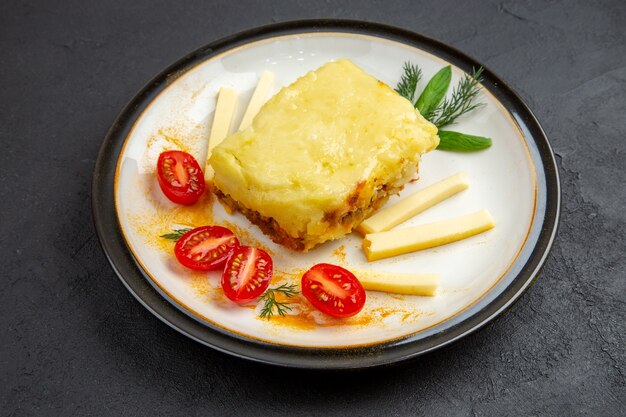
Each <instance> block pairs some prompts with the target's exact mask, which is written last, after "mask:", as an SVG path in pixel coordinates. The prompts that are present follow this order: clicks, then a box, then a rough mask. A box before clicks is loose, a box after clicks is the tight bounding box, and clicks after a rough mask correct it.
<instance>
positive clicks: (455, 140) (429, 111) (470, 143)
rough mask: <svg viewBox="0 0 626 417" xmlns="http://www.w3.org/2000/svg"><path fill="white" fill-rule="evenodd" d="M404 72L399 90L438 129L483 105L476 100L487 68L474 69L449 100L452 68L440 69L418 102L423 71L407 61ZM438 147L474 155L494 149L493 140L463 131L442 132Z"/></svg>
mask: <svg viewBox="0 0 626 417" xmlns="http://www.w3.org/2000/svg"><path fill="white" fill-rule="evenodd" d="M402 68H403V70H404V73H403V74H402V76H401V77H400V82H398V85H397V86H396V91H397V92H398V94H400V95H401V96H402V97H404V98H406V99H408V100H409V101H410V102H411V103H412V104H413V106H415V108H416V109H417V110H418V111H419V112H420V114H421V115H422V116H424V118H425V119H426V120H428V121H429V122H431V123H432V124H434V125H435V126H437V128H439V129H441V128H442V127H444V126H447V125H450V124H452V123H454V122H455V121H456V119H457V118H458V117H459V116H461V115H463V114H465V113H468V112H470V111H472V110H474V109H476V108H478V107H480V106H482V103H475V102H474V100H475V99H476V96H477V95H478V92H479V91H480V82H481V81H482V73H483V70H484V68H483V67H480V68H478V70H472V73H471V74H465V76H464V77H463V79H462V80H461V81H460V82H459V84H458V85H457V86H456V87H455V88H454V89H453V90H452V95H451V97H450V98H449V99H447V98H445V95H446V92H447V91H448V88H449V86H450V80H451V78H452V68H451V66H450V65H448V66H446V67H443V68H442V69H440V70H439V71H438V72H437V73H436V74H435V75H434V76H433V77H432V78H431V79H430V81H429V82H428V84H427V85H426V87H425V88H424V91H422V94H420V96H419V98H418V99H417V100H415V92H416V89H417V83H418V81H419V79H420V78H421V76H422V71H421V70H420V68H419V67H418V66H417V65H415V64H411V63H410V62H405V63H404V66H403V67H402ZM439 138H440V139H441V140H440V142H439V146H438V147H437V149H441V150H446V151H457V152H472V151H478V150H481V149H485V148H488V147H490V146H491V139H489V138H485V137H482V136H473V135H467V134H465V133H460V132H451V131H442V130H440V131H439Z"/></svg>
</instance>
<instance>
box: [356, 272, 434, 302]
mask: <svg viewBox="0 0 626 417" xmlns="http://www.w3.org/2000/svg"><path fill="white" fill-rule="evenodd" d="M351 272H352V273H353V274H354V275H355V276H356V277H357V278H358V279H359V281H360V282H361V284H362V285H363V288H365V289H366V290H371V291H382V292H390V293H395V294H408V295H429V296H432V295H435V291H436V290H437V287H438V286H439V281H440V280H441V278H440V276H439V275H437V274H407V273H400V272H386V271H372V270H351Z"/></svg>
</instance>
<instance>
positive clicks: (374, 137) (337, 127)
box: [209, 60, 439, 251]
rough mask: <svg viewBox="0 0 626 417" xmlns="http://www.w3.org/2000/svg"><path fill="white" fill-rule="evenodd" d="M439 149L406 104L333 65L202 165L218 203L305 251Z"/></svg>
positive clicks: (346, 225) (348, 67)
mask: <svg viewBox="0 0 626 417" xmlns="http://www.w3.org/2000/svg"><path fill="white" fill-rule="evenodd" d="M438 144H439V137H438V136H437V128H436V127H435V126H434V125H433V124H432V123H430V122H428V121H427V120H426V119H424V118H423V117H422V116H421V115H420V114H419V112H418V111H417V110H415V108H414V107H413V105H412V104H411V103H410V102H409V101H408V100H406V99H405V98H403V97H401V96H400V95H398V94H397V93H396V92H395V91H394V90H393V89H392V88H390V87H389V86H388V85H386V84H384V83H383V82H380V81H378V80H377V79H375V78H374V77H372V76H370V75H368V74H367V73H365V72H364V71H363V70H362V69H360V68H359V67H357V66H356V65H354V64H353V63H352V62H350V61H348V60H339V61H336V62H329V63H327V64H325V65H323V66H322V67H320V68H319V69H317V70H315V71H311V72H309V73H308V74H306V75H304V76H303V77H301V78H299V79H298V80H296V81H295V82H294V83H293V84H291V85H289V86H288V87H285V88H283V89H282V90H281V91H280V92H279V93H278V94H276V95H275V96H274V97H272V98H271V99H270V100H269V101H268V102H267V103H266V104H265V105H264V106H263V107H262V108H261V110H260V111H259V113H258V114H257V116H256V117H255V118H254V120H253V122H252V125H250V126H249V127H248V128H246V129H245V130H243V131H240V132H237V133H235V134H233V135H231V136H229V137H227V138H226V139H225V140H224V141H223V142H222V143H221V144H219V145H218V146H217V147H215V148H214V149H213V153H212V156H211V158H210V160H209V162H210V164H211V165H212V167H213V169H214V170H215V175H214V178H213V190H214V192H215V193H216V194H217V196H218V197H219V198H220V200H221V201H222V202H223V204H225V205H226V206H227V207H228V208H230V209H231V210H234V211H240V212H241V213H243V214H244V215H245V216H246V217H247V218H248V219H249V220H250V221H251V222H252V223H254V224H256V225H257V226H259V227H260V228H261V230H262V231H263V232H264V233H265V234H267V235H268V236H269V237H270V238H271V239H272V240H273V241H274V242H276V243H279V244H282V245H284V246H286V247H289V248H291V249H294V250H297V251H307V250H309V249H311V248H313V247H315V246H316V245H319V244H320V243H323V242H326V241H328V240H331V239H338V238H340V237H342V236H344V235H345V234H347V233H350V232H351V231H352V229H354V228H355V227H356V226H358V225H359V223H360V222H361V221H362V220H364V219H365V218H366V217H368V216H369V215H370V214H372V212H373V211H375V210H376V209H378V208H379V207H380V206H382V205H383V204H384V203H385V202H386V201H387V199H388V198H389V196H390V195H392V194H395V193H398V192H399V191H400V190H401V189H402V187H403V186H404V184H406V183H407V182H408V181H409V180H410V179H411V178H412V177H413V176H414V175H415V173H416V172H417V169H418V164H419V161H420V157H421V155H422V154H423V153H425V152H428V151H430V150H432V149H434V148H436V147H437V145H438Z"/></svg>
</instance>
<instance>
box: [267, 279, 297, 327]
mask: <svg viewBox="0 0 626 417" xmlns="http://www.w3.org/2000/svg"><path fill="white" fill-rule="evenodd" d="M297 288H298V287H297V286H296V285H294V284H283V285H281V286H279V287H276V288H269V289H268V290H267V291H266V292H265V294H263V295H262V296H261V297H260V298H259V301H263V308H262V309H261V314H260V317H261V318H263V319H268V320H269V319H270V317H272V316H273V315H274V310H276V312H277V313H278V314H280V315H281V316H284V315H285V314H286V313H287V312H288V311H291V307H289V303H284V302H281V301H277V300H276V293H277V292H280V293H282V294H283V295H284V296H286V297H287V298H291V297H293V296H294V295H296V294H298V289H297Z"/></svg>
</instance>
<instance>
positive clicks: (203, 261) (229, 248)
mask: <svg viewBox="0 0 626 417" xmlns="http://www.w3.org/2000/svg"><path fill="white" fill-rule="evenodd" d="M238 246H239V240H237V238H236V237H235V235H234V234H233V232H231V231H230V230H228V229H227V228H225V227H222V226H202V227H196V228H195V229H193V230H190V231H188V232H187V233H185V234H184V235H183V236H182V237H181V238H180V239H178V241H177V242H176V245H175V246H174V254H175V255H176V258H177V259H178V261H179V262H180V263H181V264H183V265H185V266H186V267H187V268H191V269H196V270H198V271H209V270H211V269H217V268H219V267H221V266H224V264H225V263H226V260H227V259H228V257H229V256H230V254H231V253H232V252H233V249H235V248H236V247H238Z"/></svg>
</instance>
